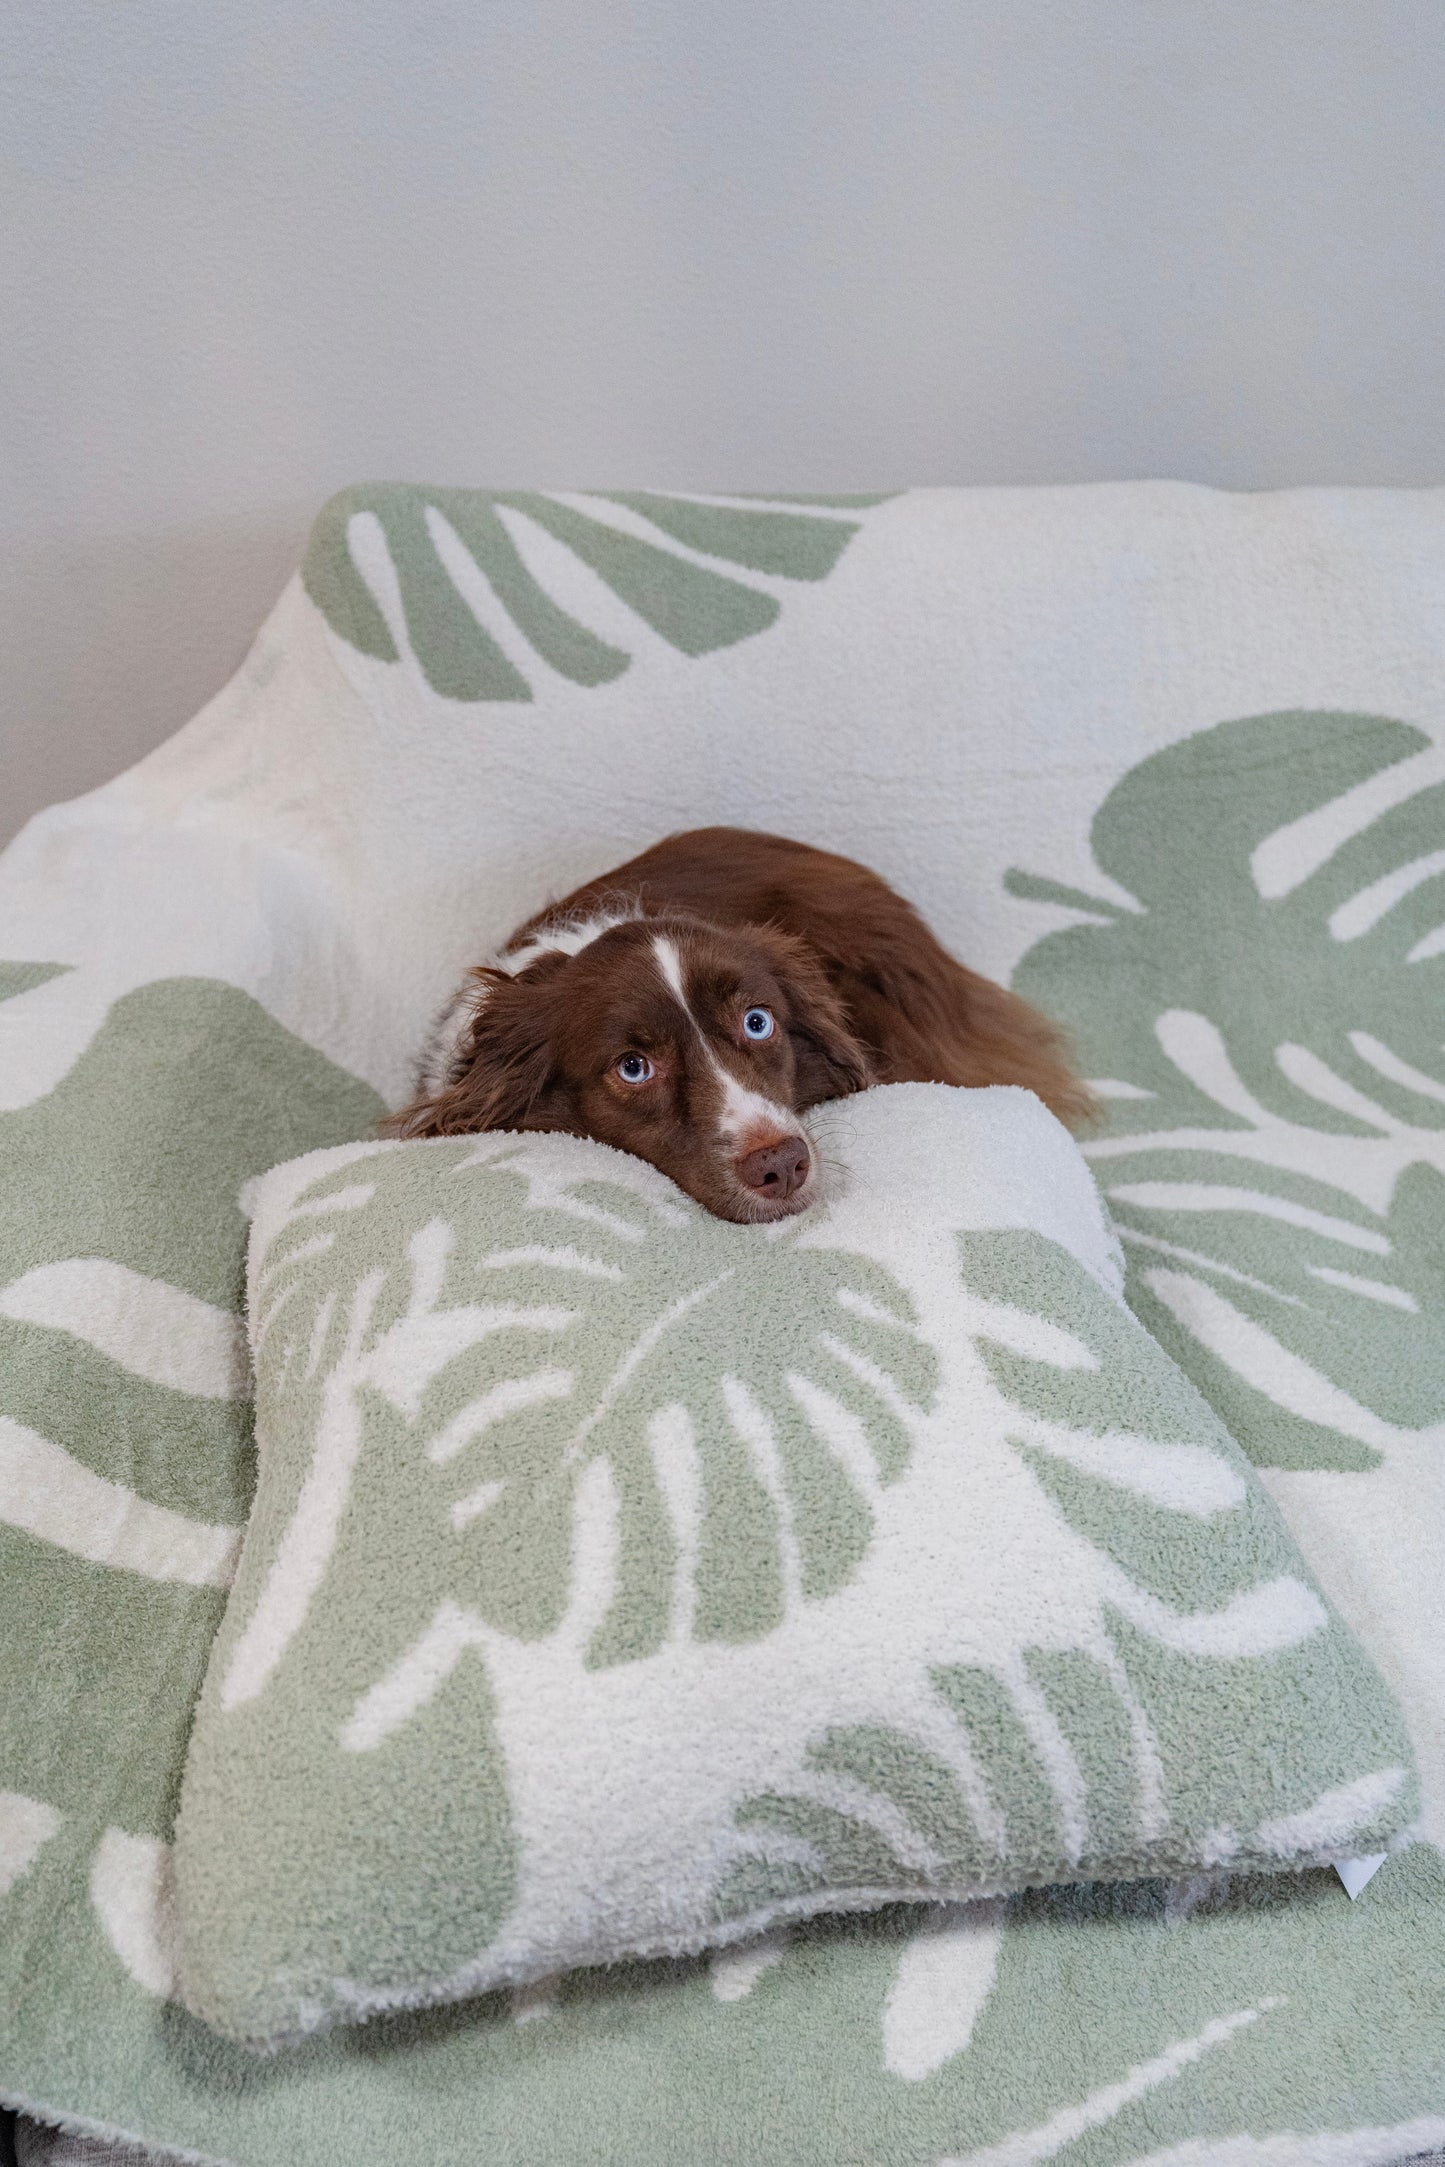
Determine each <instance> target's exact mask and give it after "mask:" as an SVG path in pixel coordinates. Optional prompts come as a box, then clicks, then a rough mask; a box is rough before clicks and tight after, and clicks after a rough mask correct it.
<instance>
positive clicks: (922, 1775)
mask: <svg viewBox="0 0 1445 2167" xmlns="http://www.w3.org/2000/svg"><path fill="white" fill-rule="evenodd" d="M958 1249H959V1257H960V1264H961V1268H962V1273H963V1279H964V1283H965V1286H966V1287H967V1289H968V1291H969V1294H970V1295H971V1296H972V1297H973V1302H972V1306H971V1316H972V1320H973V1330H974V1334H975V1339H976V1344H977V1346H978V1349H979V1352H980V1354H981V1355H982V1357H983V1361H984V1364H985V1366H986V1368H987V1370H988V1372H989V1374H990V1376H991V1377H992V1379H993V1381H994V1383H995V1384H996V1385H997V1386H998V1388H999V1390H1000V1391H1001V1392H1002V1393H1003V1394H1004V1396H1005V1398H1006V1399H1007V1400H1008V1401H1009V1402H1010V1405H1011V1407H1012V1408H1013V1410H1014V1422H1013V1424H1012V1425H1011V1435H1010V1440H1009V1441H1010V1443H1011V1444H1012V1446H1013V1447H1014V1449H1015V1450H1016V1451H1017V1452H1019V1453H1020V1454H1021V1455H1022V1456H1023V1457H1024V1458H1025V1459H1026V1460H1027V1462H1028V1464H1029V1465H1030V1467H1031V1468H1032V1470H1033V1472H1034V1474H1035V1476H1036V1478H1037V1480H1038V1481H1039V1482H1040V1483H1041V1484H1042V1486H1043V1488H1044V1489H1045V1491H1046V1492H1047V1493H1048V1495H1049V1497H1050V1499H1051V1500H1052V1502H1053V1504H1054V1506H1055V1507H1056V1508H1057V1510H1058V1511H1059V1512H1060V1513H1061V1514H1062V1515H1063V1517H1064V1518H1065V1520H1066V1521H1067V1522H1068V1523H1069V1525H1070V1527H1071V1528H1072V1529H1073V1531H1074V1533H1075V1534H1076V1535H1077V1536H1078V1537H1079V1538H1080V1539H1081V1540H1082V1541H1083V1542H1084V1543H1086V1544H1088V1545H1089V1546H1090V1547H1091V1548H1092V1549H1094V1550H1095V1551H1096V1552H1097V1553H1099V1554H1100V1555H1101V1556H1102V1557H1103V1558H1104V1559H1106V1560H1107V1565H1106V1567H1105V1572H1104V1576H1103V1585H1104V1589H1105V1619H1106V1626H1107V1638H1106V1640H1105V1643H1104V1645H1103V1647H1102V1648H1101V1649H1100V1648H1094V1649H1090V1648H1085V1647H1083V1646H1080V1645H1075V1646H1064V1647H1060V1646H1058V1645H1054V1646H1050V1647H1044V1646H1025V1647H1023V1648H1022V1649H1021V1650H1020V1651H1018V1653H1017V1654H1016V1656H1014V1657H1013V1658H1012V1659H1011V1661H1010V1662H1009V1664H1008V1665H1007V1666H1005V1667H1003V1668H999V1667H989V1666H983V1665H966V1664H958V1663H951V1664H947V1665H940V1666H938V1667H937V1668H935V1669H934V1670H933V1672H932V1673H931V1677H930V1683H931V1687H932V1691H933V1695H934V1700H935V1711H934V1713H935V1717H936V1720H935V1722H934V1724H933V1726H932V1729H931V1735H930V1736H929V1737H927V1738H923V1737H920V1736H919V1735H918V1733H917V1731H916V1730H915V1731H913V1732H910V1731H909V1730H907V1729H905V1728H903V1727H902V1726H900V1725H883V1724H871V1725H854V1726H850V1727H837V1728H833V1729H831V1730H829V1731H828V1732H827V1733H826V1734H825V1735H823V1736H822V1737H820V1738H817V1739H815V1740H813V1741H812V1742H810V1743H809V1745H808V1746H807V1749H806V1751H805V1753H804V1755H803V1771H802V1777H801V1780H800V1781H799V1782H798V1783H797V1784H796V1785H795V1787H793V1788H792V1789H791V1790H790V1791H788V1792H785V1793H774V1794H772V1795H769V1796H761V1797H757V1798H753V1799H750V1800H749V1801H748V1802H747V1803H746V1804H745V1805H744V1806H743V1807H741V1808H740V1810H739V1812H738V1816H737V1818H738V1822H739V1826H740V1827H741V1828H743V1829H750V1830H753V1831H755V1832H756V1833H757V1839H758V1840H757V1855H756V1856H755V1857H753V1858H751V1859H748V1860H746V1861H745V1862H743V1863H742V1864H741V1865H739V1866H738V1867H736V1868H735V1869H734V1870H733V1871H732V1873H731V1874H730V1875H729V1877H728V1879H727V1880H726V1882H725V1883H724V1885H723V1887H722V1889H721V1891H720V1894H719V1916H726V1915H729V1914H730V1913H732V1912H734V1911H735V1910H737V1909H739V1908H749V1907H756V1906H758V1905H760V1904H761V1903H762V1902H763V1901H764V1900H765V1899H766V1898H767V1897H768V1896H771V1897H773V1898H774V1899H776V1898H777V1897H778V1896H779V1895H782V1894H784V1893H787V1894H801V1893H803V1892H805V1891H807V1890H809V1889H814V1888H822V1887H828V1886H836V1885H838V1884H839V1883H842V1884H845V1885H852V1886H863V1887H868V1886H872V1887H876V1888H880V1889H896V1888H906V1887H909V1886H910V1885H912V1886H917V1887H920V1888H921V1887H927V1886H934V1887H936V1886H938V1885H939V1883H940V1881H942V1882H943V1883H944V1884H945V1885H946V1884H947V1883H948V1882H949V1881H950V1880H952V1881H953V1882H954V1884H955V1885H959V1886H962V1885H968V1884H973V1885H975V1886H976V1885H978V1884H980V1883H982V1884H984V1885H987V1883H988V1880H989V1878H990V1876H991V1875H992V1876H996V1877H998V1878H999V1880H1000V1881H1003V1882H1027V1881H1031V1880H1033V1881H1039V1882H1045V1881H1051V1880H1056V1879H1058V1878H1059V1874H1060V1862H1061V1860H1062V1861H1063V1862H1065V1864H1066V1866H1067V1868H1068V1870H1070V1871H1071V1872H1074V1873H1076V1874H1077V1875H1078V1877H1079V1878H1080V1879H1090V1878H1094V1877H1098V1878H1101V1879H1105V1880H1112V1879H1117V1878H1119V1877H1120V1876H1122V1875H1127V1874H1128V1873H1130V1872H1131V1871H1132V1872H1135V1873H1138V1872H1142V1871H1147V1870H1148V1868H1147V1863H1146V1857H1145V1854H1146V1850H1147V1847H1148V1846H1149V1845H1151V1844H1157V1843H1160V1842H1161V1841H1162V1842H1163V1843H1164V1844H1165V1845H1166V1846H1167V1843H1168V1841H1169V1833H1170V1831H1171V1830H1173V1831H1174V1832H1175V1841H1176V1843H1178V1844H1179V1845H1180V1850H1181V1852H1182V1851H1184V1850H1187V1849H1188V1848H1189V1843H1190V1839H1189V1838H1187V1837H1183V1836H1182V1834H1181V1832H1182V1831H1183V1830H1185V1829H1189V1830H1193V1831H1208V1832H1209V1834H1208V1836H1207V1838H1206V1840H1205V1843H1204V1846H1203V1848H1204V1850H1205V1852H1206V1853H1207V1854H1209V1856H1208V1858H1207V1861H1206V1862H1207V1863H1212V1864H1219V1863H1221V1862H1224V1861H1227V1860H1230V1859H1235V1858H1237V1857H1239V1856H1240V1855H1241V1854H1249V1855H1251V1856H1253V1858H1254V1859H1255V1860H1256V1861H1258V1860H1259V1859H1260V1858H1261V1857H1265V1858H1267V1857H1268V1855H1269V1853H1270V1852H1271V1850H1278V1849H1282V1848H1283V1844H1284V1840H1285V1834H1286V1829H1287V1826H1288V1823H1289V1819H1290V1817H1289V1816H1286V1817H1285V1819H1283V1820H1282V1819H1281V1818H1280V1813H1279V1797H1278V1789H1277V1779H1278V1771H1279V1747H1280V1741H1281V1739H1282V1737H1283V1736H1284V1735H1285V1734H1286V1733H1287V1732H1289V1731H1290V1730H1291V1729H1292V1728H1294V1729H1297V1722H1296V1719H1295V1716H1294V1713H1293V1711H1295V1710H1297V1709H1298V1708H1299V1707H1300V1706H1301V1705H1303V1704H1304V1703H1305V1702H1306V1701H1307V1700H1308V1699H1309V1697H1310V1696H1311V1694H1312V1693H1313V1692H1315V1691H1317V1690H1318V1681H1319V1679H1320V1677H1321V1676H1322V1675H1323V1674H1324V1673H1326V1672H1327V1673H1328V1674H1330V1675H1331V1676H1332V1678H1333V1679H1334V1681H1335V1684H1336V1686H1337V1688H1338V1689H1340V1690H1341V1691H1342V1692H1343V1693H1345V1694H1347V1695H1349V1694H1353V1693H1357V1692H1360V1691H1361V1690H1362V1689H1363V1690H1364V1691H1365V1692H1366V1694H1367V1693H1368V1688H1367V1687H1366V1685H1365V1680H1366V1677H1367V1675H1368V1673H1367V1671H1366V1670H1365V1668H1364V1666H1363V1660H1362V1658H1361V1657H1360V1655H1359V1652H1358V1650H1357V1649H1356V1647H1355V1644H1354V1643H1353V1641H1352V1640H1351V1639H1350V1637H1349V1636H1348V1634H1346V1633H1345V1632H1344V1631H1343V1629H1342V1628H1341V1627H1340V1626H1339V1624H1338V1623H1336V1622H1333V1621H1330V1620H1328V1619H1327V1617H1326V1614H1325V1612H1324V1610H1323V1607H1322V1606H1321V1605H1320V1604H1319V1602H1318V1600H1317V1598H1316V1597H1315V1595H1314V1594H1313V1592H1312V1591H1311V1590H1310V1589H1309V1588H1308V1587H1307V1586H1306V1585H1305V1584H1304V1583H1303V1582H1302V1581H1301V1580H1300V1579H1299V1578H1298V1577H1297V1576H1296V1570H1295V1568H1297V1564H1298V1560H1297V1558H1296V1557H1295V1554H1294V1553H1293V1551H1292V1549H1291V1547H1290V1545H1289V1543H1288V1541H1287V1539H1286V1538H1285V1536H1284V1533H1283V1530H1282V1528H1281V1526H1280V1524H1279V1521H1278V1518H1277V1516H1276V1515H1275V1513H1274V1510H1273V1508H1272V1506H1271V1505H1270V1504H1269V1503H1268V1501H1267V1500H1266V1499H1265V1497H1264V1496H1263V1494H1262V1493H1261V1492H1260V1491H1259V1490H1258V1489H1257V1488H1254V1487H1251V1486H1250V1485H1249V1484H1247V1483H1246V1482H1245V1480H1244V1479H1243V1476H1242V1474H1241V1472H1240V1467H1239V1462H1238V1461H1237V1460H1236V1459H1235V1456H1234V1453H1233V1449H1232V1447H1231V1444H1230V1441H1229V1439H1228V1438H1227V1437H1226V1436H1225V1435H1224V1433H1223V1431H1222V1430H1221V1429H1220V1427H1219V1425H1218V1423H1217V1422H1216V1421H1215V1420H1214V1419H1213V1418H1212V1417H1211V1415H1210V1413H1209V1410H1208V1409H1207V1407H1205V1406H1204V1404H1203V1403H1202V1401H1201V1400H1200V1398H1199V1396H1198V1394H1197V1393H1196V1392H1195V1391H1194V1389H1193V1388H1192V1387H1191V1386H1190V1385H1189V1383H1188V1382H1187V1381H1186V1379H1185V1378H1184V1377H1183V1376H1181V1374H1180V1373H1179V1371H1178V1370H1177V1369H1176V1368H1175V1367H1174V1365H1173V1364H1172V1363H1171V1362H1169V1361H1168V1360H1167V1359H1166V1358H1165V1357H1164V1356H1163V1355H1162V1353H1161V1352H1160V1351H1159V1349H1158V1348H1157V1347H1155V1346H1153V1345H1152V1344H1151V1343H1150V1342H1149V1341H1148V1340H1147V1339H1146V1338H1145V1336H1144V1335H1143V1334H1142V1333H1141V1332H1140V1331H1139V1328H1138V1326H1137V1325H1136V1324H1135V1323H1134V1322H1133V1321H1132V1319H1130V1317H1129V1316H1128V1315H1127V1313H1125V1312H1123V1311H1121V1310H1120V1309H1119V1308H1118V1307H1117V1306H1116V1305H1115V1303H1114V1302H1112V1301H1111V1300H1110V1299H1109V1297H1108V1296H1106V1295H1105V1294H1104V1293H1103V1292H1102V1291H1101V1290H1100V1288H1099V1287H1098V1286H1097V1285H1096V1284H1095V1282H1094V1281H1093V1280H1092V1279H1091V1278H1090V1276H1089V1274H1088V1273H1087V1272H1086V1271H1085V1270H1084V1269H1083V1267H1082V1266H1081V1265H1080V1264H1079V1263H1078V1262H1077V1261H1076V1260H1075V1259H1074V1258H1073V1257H1071V1256H1070V1255H1069V1254H1068V1252H1067V1251H1065V1250H1063V1249H1061V1248H1059V1247H1058V1246H1057V1244H1055V1243H1052V1242H1050V1241H1047V1240H1046V1239H1044V1237H1042V1236H1041V1235H1039V1234H1036V1233H1033V1232H1026V1231H1020V1232H1011V1231H1002V1230H1000V1231H993V1232H986V1233H978V1234H962V1235H960V1236H959V1237H958ZM1021 1316H1031V1317H1037V1318H1040V1319H1047V1320H1048V1322H1049V1327H1050V1328H1049V1329H1048V1330H1047V1331H1045V1332H1042V1333H1039V1334H1038V1335H1037V1336H1036V1337H1034V1338H1033V1339H1032V1340H1030V1338H1029V1336H1028V1335H1027V1334H1024V1335H1023V1336H1022V1337H1021V1335H1020V1331H1019V1319H1020V1317H1021ZM1326 1643H1327V1646H1326V1645H1325V1644H1326ZM1246 1673H1247V1677H1248V1685H1247V1687H1246V1685H1245V1683H1244V1677H1245V1675H1246ZM1225 1678H1227V1679H1228V1681H1229V1682H1228V1685H1227V1687H1226V1688H1225V1689H1224V1690H1223V1691H1221V1681H1222V1680H1223V1679H1225ZM1235 1695H1237V1696H1238V1699H1237V1700H1236V1699H1235V1698H1234V1696H1235ZM1241 1717H1243V1720H1241ZM1309 1744H1310V1745H1311V1746H1312V1747H1314V1748H1316V1749H1318V1750H1316V1751H1315V1752H1311V1751H1309V1750H1307V1751H1306V1752H1305V1753H1304V1755H1303V1756H1302V1757H1300V1758H1299V1759H1298V1761H1297V1764H1296V1766H1295V1768H1294V1771H1293V1782H1294V1784H1295V1786H1296V1787H1297V1788H1296V1807H1297V1810H1298V1811H1299V1812H1300V1813H1301V1814H1308V1813H1309V1812H1310V1811H1311V1810H1314V1811H1316V1812H1319V1811H1320V1810H1321V1809H1320V1801H1324V1800H1329V1801H1332V1802H1333V1803H1332V1804H1331V1805H1330V1806H1329V1807H1327V1808H1326V1809H1325V1813H1326V1815H1327V1814H1328V1813H1329V1812H1333V1813H1334V1814H1335V1815H1336V1816H1337V1818H1338V1819H1339V1820H1340V1823H1341V1825H1342V1826H1343V1825H1344V1824H1345V1823H1346V1822H1347V1821H1348V1818H1349V1816H1351V1815H1352V1814H1356V1813H1357V1814H1358V1815H1359V1816H1360V1824H1359V1825H1360V1826H1361V1827H1362V1828H1363V1829H1365V1830H1366V1832H1368V1824H1369V1822H1370V1821H1371V1819H1372V1818H1373V1816H1374V1814H1375V1813H1376V1812H1378V1811H1379V1810H1380V1809H1381V1808H1383V1807H1385V1806H1387V1805H1388V1804H1389V1803H1390V1801H1392V1800H1393V1799H1395V1796H1396V1793H1397V1792H1398V1790H1399V1788H1400V1784H1401V1782H1402V1780H1403V1766H1402V1765H1401V1762H1400V1759H1399V1756H1401V1755H1402V1754H1405V1755H1406V1757H1408V1755H1407V1749H1406V1748H1405V1747H1404V1742H1403V1739H1402V1737H1401V1736H1400V1735H1399V1734H1398V1733H1396V1732H1394V1731H1393V1729H1392V1726H1391V1724H1390V1723H1389V1721H1388V1720H1387V1721H1386V1723H1385V1724H1384V1725H1383V1726H1382V1729H1381V1731H1380V1733H1379V1735H1378V1737H1377V1738H1376V1739H1375V1740H1374V1741H1373V1750H1374V1751H1375V1752H1376V1753H1377V1755H1378V1757H1379V1758H1378V1760H1377V1761H1376V1763H1375V1764H1374V1766H1373V1768H1372V1769H1371V1772H1370V1773H1368V1774H1366V1775H1365V1777H1364V1778H1363V1779H1361V1777H1360V1775H1359V1766H1360V1762H1359V1759H1358V1758H1356V1759H1354V1760H1350V1759H1346V1760H1343V1761H1342V1760H1340V1759H1339V1758H1338V1754H1339V1747H1340V1741H1339V1739H1338V1738H1337V1739H1336V1740H1335V1741H1334V1743H1333V1745H1332V1746H1330V1747H1325V1745H1324V1739H1323V1733H1322V1732H1321V1733H1320V1735H1319V1736H1318V1738H1315V1739H1312V1740H1311V1741H1309ZM1352 1744H1353V1746H1354V1748H1355V1751H1356V1753H1357V1754H1358V1751H1359V1747H1360V1744H1361V1742H1360V1741H1358V1740H1356V1741H1352ZM1367 1758H1368V1754H1367ZM1385 1763H1393V1764H1394V1765H1393V1766H1389V1767H1387V1766H1385V1765H1383V1764H1385ZM961 1767H962V1770H963V1771H964V1773H963V1774H962V1775H961V1773H960V1768H961ZM970 1779H971V1780H970ZM1251 1794H1253V1795H1254V1796H1255V1797H1256V1798H1257V1799H1259V1800H1261V1801H1262V1800H1264V1799H1265V1798H1269V1799H1270V1805H1269V1809H1268V1815H1267V1817H1265V1816H1263V1815H1261V1809H1260V1807H1259V1806H1256V1808H1255V1812H1256V1815H1257V1816H1260V1819H1261V1821H1262V1823H1263V1825H1254V1826H1251V1825H1248V1824H1246V1825H1241V1824H1240V1821H1239V1808H1240V1802H1241V1800H1244V1799H1248V1798H1249V1797H1250V1795H1251ZM1294 1833H1295V1834H1296V1835H1297V1834H1298V1831H1297V1830H1296V1831H1294ZM777 1839H781V1840H782V1845H783V1847H784V1848H782V1849H781V1851H780V1850H779V1848H778V1842H777ZM1194 1841H1195V1842H1197V1841H1198V1837H1197V1836H1196V1837H1195V1838H1194ZM1362 1847H1367V1846H1362Z"/></svg>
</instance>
